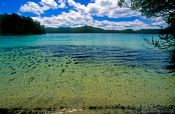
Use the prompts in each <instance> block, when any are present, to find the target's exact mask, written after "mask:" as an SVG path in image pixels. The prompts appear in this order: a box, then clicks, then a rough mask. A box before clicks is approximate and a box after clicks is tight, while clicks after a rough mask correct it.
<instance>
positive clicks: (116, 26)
mask: <svg viewBox="0 0 175 114" xmlns="http://www.w3.org/2000/svg"><path fill="white" fill-rule="evenodd" d="M33 19H34V20H37V21H39V22H41V24H43V25H45V26H47V27H77V26H84V25H89V26H94V27H99V28H103V29H108V30H123V29H134V30H138V29H150V28H151V29H157V28H160V27H159V25H151V24H148V23H144V22H143V21H141V20H138V19H136V20H134V21H118V22H115V21H108V20H103V21H99V20H95V19H94V18H93V17H92V16H91V15H90V14H84V13H82V12H81V11H79V12H77V11H74V10H71V11H70V12H68V13H66V12H63V13H61V14H59V15H57V16H51V17H33Z"/></svg>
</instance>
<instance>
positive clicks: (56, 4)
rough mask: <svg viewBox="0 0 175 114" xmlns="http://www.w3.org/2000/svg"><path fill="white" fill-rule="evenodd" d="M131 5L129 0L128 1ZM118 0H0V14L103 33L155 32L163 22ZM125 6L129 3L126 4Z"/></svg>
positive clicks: (44, 23) (50, 24)
mask: <svg viewBox="0 0 175 114" xmlns="http://www.w3.org/2000/svg"><path fill="white" fill-rule="evenodd" d="M128 1H129V0H128ZM117 2H118V0H30V1H29V0H0V13H1V14H3V13H12V12H14V13H18V14H20V15H23V16H30V17H32V18H33V19H34V20H37V21H39V22H40V23H41V24H43V25H45V26H48V27H77V26H84V25H89V26H94V27H99V28H103V29H116V30H121V29H156V28H161V27H165V26H166V23H165V22H164V21H163V20H162V19H161V18H151V19H148V18H145V17H144V16H141V13H140V12H136V11H132V10H131V9H130V8H128V7H127V6H124V7H122V8H120V7H119V6H118V5H117ZM126 3H128V5H129V2H127V1H126Z"/></svg>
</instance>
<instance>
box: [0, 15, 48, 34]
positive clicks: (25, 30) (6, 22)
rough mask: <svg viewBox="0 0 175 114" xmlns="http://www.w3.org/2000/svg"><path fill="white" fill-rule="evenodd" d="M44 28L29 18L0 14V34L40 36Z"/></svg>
mask: <svg viewBox="0 0 175 114" xmlns="http://www.w3.org/2000/svg"><path fill="white" fill-rule="evenodd" d="M42 33H45V30H44V26H41V25H40V23H39V22H37V21H34V20H33V19H32V18H30V17H24V16H20V15H17V14H15V13H12V14H0V34H2V35H9V34H42Z"/></svg>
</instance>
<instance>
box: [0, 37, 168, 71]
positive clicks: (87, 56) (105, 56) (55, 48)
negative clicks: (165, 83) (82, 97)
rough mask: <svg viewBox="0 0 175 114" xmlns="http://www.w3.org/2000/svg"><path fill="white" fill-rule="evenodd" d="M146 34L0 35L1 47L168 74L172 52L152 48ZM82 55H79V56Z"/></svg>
mask: <svg viewBox="0 0 175 114" xmlns="http://www.w3.org/2000/svg"><path fill="white" fill-rule="evenodd" d="M152 37H154V38H155V39H157V38H158V35H144V34H45V35H30V36H0V48H2V49H3V48H13V49H14V48H15V49H17V48H18V47H26V48H27V47H28V49H30V48H38V49H41V50H42V51H49V52H52V53H53V55H54V56H58V55H59V56H61V55H62V56H66V55H68V56H71V57H73V58H76V59H78V60H89V61H95V60H103V61H111V62H113V63H116V64H124V63H126V64H127V65H132V66H142V67H147V68H150V69H152V68H153V69H155V70H156V71H159V72H161V71H163V72H164V71H165V70H166V66H168V65H169V64H170V63H169V61H170V57H169V53H167V52H163V51H162V50H158V49H155V48H153V47H152V46H151V45H148V44H147V43H145V41H144V38H148V39H151V38H152ZM77 54H78V55H79V56H76V55H77Z"/></svg>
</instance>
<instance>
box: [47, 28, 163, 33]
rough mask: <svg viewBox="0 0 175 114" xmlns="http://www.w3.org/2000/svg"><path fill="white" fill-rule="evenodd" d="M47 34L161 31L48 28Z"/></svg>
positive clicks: (158, 31)
mask: <svg viewBox="0 0 175 114" xmlns="http://www.w3.org/2000/svg"><path fill="white" fill-rule="evenodd" d="M46 32H47V33H134V34H137V33H138V34H157V33H160V29H155V30H152V29H143V30H137V31H134V30H132V29H126V30H104V29H101V28H95V27H92V26H82V27H75V28H70V27H66V28H64V27H60V28H46Z"/></svg>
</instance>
